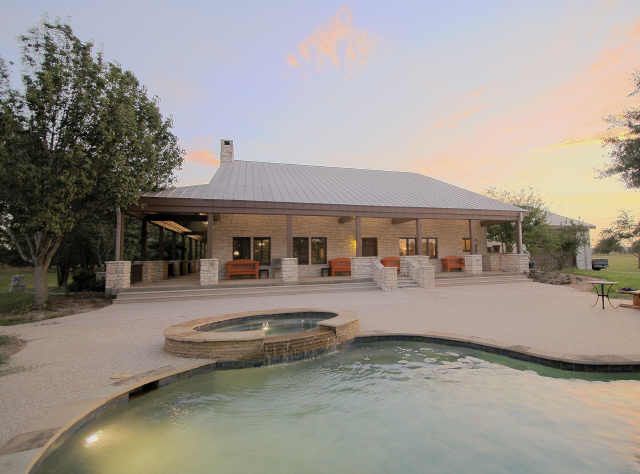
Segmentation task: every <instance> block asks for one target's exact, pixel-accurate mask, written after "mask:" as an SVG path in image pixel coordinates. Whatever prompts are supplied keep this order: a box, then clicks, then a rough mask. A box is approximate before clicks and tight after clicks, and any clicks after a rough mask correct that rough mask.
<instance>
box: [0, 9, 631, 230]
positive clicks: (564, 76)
mask: <svg viewBox="0 0 640 474" xmlns="http://www.w3.org/2000/svg"><path fill="white" fill-rule="evenodd" d="M1 13H2V15H0V55H2V56H3V57H5V58H8V59H15V58H16V57H17V54H18V44H17V41H16V37H17V36H18V35H19V34H21V33H23V32H25V31H26V30H27V29H28V28H29V27H31V26H33V25H35V24H36V23H37V22H38V20H40V19H41V18H43V16H44V15H46V16H47V17H48V18H51V19H53V18H61V19H63V20H67V21H68V22H69V23H70V24H71V25H72V26H73V28H74V30H75V31H76V33H77V34H78V35H79V36H80V37H81V38H83V39H88V40H92V41H94V42H95V44H96V45H97V46H98V48H99V49H101V50H102V51H103V52H104V54H105V56H106V57H107V59H109V60H114V61H117V62H119V63H121V64H122V65H123V66H124V67H126V68H129V69H131V70H132V71H134V73H135V74H136V75H137V76H138V77H139V78H140V79H141V81H142V82H143V83H144V84H146V85H147V87H148V88H149V90H150V91H151V92H152V93H153V94H156V95H158V96H159V97H160V104H161V109H162V111H163V112H164V113H165V114H168V115H171V116H172V117H173V118H174V121H175V132H176V134H177V135H178V137H179V138H180V141H181V143H182V146H183V147H184V148H185V149H186V150H187V151H188V155H187V160H186V162H185V165H184V168H183V170H182V171H181V172H180V174H179V182H180V183H181V184H194V183H200V182H206V181H208V179H209V177H210V176H211V174H212V173H213V171H214V170H215V166H216V156H217V152H218V142H219V139H220V138H223V137H225V138H232V139H233V140H234V141H235V143H236V148H237V154H238V157H239V158H240V159H246V160H265V161H283V162H298V163H311V164H326V165H336V166H351V167H364V168H383V169H395V170H411V171H418V172H421V173H425V174H429V175H432V176H434V177H437V178H440V179H444V180H445V181H448V182H452V183H454V184H458V185H461V186H464V187H467V188H469V189H472V190H475V191H480V192H482V191H484V190H486V189H487V188H488V187H489V186H496V187H498V188H505V189H511V190H517V189H519V188H522V187H524V186H533V187H534V188H535V189H536V190H538V192H540V193H541V194H542V196H543V197H544V198H545V199H546V200H547V202H548V203H549V204H550V205H551V207H552V208H553V210H554V211H556V212H560V213H564V214H568V215H571V216H576V217H582V218H584V219H587V220H590V221H592V222H594V223H595V224H598V225H599V226H602V225H606V224H607V223H608V222H609V221H611V220H612V219H613V218H614V217H615V215H616V213H617V211H618V209H622V208H626V209H630V210H631V211H634V210H636V209H637V210H638V212H636V213H637V214H638V213H640V198H639V195H638V193H637V192H634V191H628V190H625V189H624V187H623V186H622V185H621V184H620V183H619V182H618V181H616V180H615V179H605V180H602V179H598V178H597V177H596V175H597V170H598V169H601V168H602V167H603V166H604V164H605V163H606V160H607V158H606V152H605V150H603V149H602V147H601V145H600V138H601V137H602V136H603V135H604V134H606V133H613V132H611V131H608V130H607V124H606V123H605V122H604V120H603V118H604V117H605V116H606V115H608V114H614V113H618V112H620V111H621V110H622V109H623V108H624V107H628V106H631V105H633V104H634V103H637V101H636V99H632V98H629V97H627V96H626V94H627V92H629V90H630V89H631V86H632V84H631V74H632V72H633V71H634V70H637V69H640V55H639V54H638V53H640V2H637V1H622V0H619V1H593V2H588V1H579V2H578V1H576V2H558V1H536V2H524V1H521V2H489V1H485V2H476V1H457V2H427V1H421V2H401V3H399V4H393V3H391V2H374V1H368V2H348V3H344V2H333V1H323V2H278V1H270V2H257V1H256V2H134V1H130V2H118V1H114V2H80V1H55V2H54V1H30V2H25V1H22V2H17V1H7V0H2V7H1ZM634 101H636V102H634Z"/></svg>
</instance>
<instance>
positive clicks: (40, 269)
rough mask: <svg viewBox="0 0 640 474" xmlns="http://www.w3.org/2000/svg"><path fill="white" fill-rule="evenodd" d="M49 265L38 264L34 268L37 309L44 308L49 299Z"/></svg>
mask: <svg viewBox="0 0 640 474" xmlns="http://www.w3.org/2000/svg"><path fill="white" fill-rule="evenodd" d="M48 270H49V265H48V264H46V263H40V262H39V263H38V264H37V265H36V266H35V267H33V289H34V291H35V295H34V304H35V306H36V307H37V308H42V307H44V305H45V304H46V302H47V298H48V297H49V286H48V285H47V272H48Z"/></svg>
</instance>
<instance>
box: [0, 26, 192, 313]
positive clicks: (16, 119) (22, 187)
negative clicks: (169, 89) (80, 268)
mask: <svg viewBox="0 0 640 474" xmlns="http://www.w3.org/2000/svg"><path fill="white" fill-rule="evenodd" d="M20 43H21V47H22V56H21V62H22V74H21V77H20V81H16V82H20V83H21V86H20V87H17V88H13V87H12V86H11V84H10V80H9V79H10V76H9V70H8V67H7V65H6V63H5V62H4V61H2V60H1V59H0V169H2V173H0V230H1V231H2V232H4V233H6V234H7V235H8V236H9V237H10V239H11V241H12V242H13V243H14V245H15V247H16V248H17V249H18V252H19V253H20V256H21V257H22V258H23V259H24V260H25V261H27V262H28V263H30V264H31V265H33V267H34V287H35V290H36V291H35V302H36V304H37V305H42V304H44V303H45V302H46V299H47V284H46V273H47V271H48V268H49V265H50V263H51V260H52V258H53V257H54V255H55V254H56V252H57V250H58V248H59V247H60V245H61V243H62V242H63V240H64V237H65V235H67V234H68V233H69V232H70V231H72V230H73V229H74V227H76V226H77V225H78V224H80V223H82V222H83V221H85V220H86V219H87V218H88V216H96V215H101V214H106V213H109V212H112V211H113V209H114V208H115V207H123V208H126V207H128V206H130V205H132V204H133V203H134V202H135V201H136V200H137V198H138V196H139V194H140V193H141V192H143V191H150V190H155V189H159V188H162V187H164V186H166V185H167V184H169V183H170V182H171V181H172V180H173V177H174V171H175V170H176V168H178V167H179V166H180V165H181V163H182V158H183V154H184V152H183V150H182V149H181V148H180V147H179V146H178V143H177V139H176V137H175V136H174V135H173V133H172V121H171V120H170V119H168V118H165V117H163V115H162V114H161V113H160V110H159V107H158V101H157V99H156V98H155V97H150V96H149V94H148V92H147V90H146V89H145V87H143V86H142V85H141V84H140V83H139V81H138V80H137V79H136V77H135V76H134V75H133V73H131V72H130V71H126V70H123V69H122V68H121V67H120V66H119V65H117V64H114V63H110V62H106V61H105V60H104V59H103V58H102V55H101V54H98V53H96V52H95V51H94V49H93V45H92V43H90V42H83V41H81V40H80V39H79V38H78V37H76V36H75V34H74V33H73V31H72V29H71V28H70V27H69V26H68V25H65V24H60V23H43V24H41V25H39V26H38V27H37V28H34V29H33V30H31V31H29V33H28V34H26V35H24V36H22V37H20Z"/></svg>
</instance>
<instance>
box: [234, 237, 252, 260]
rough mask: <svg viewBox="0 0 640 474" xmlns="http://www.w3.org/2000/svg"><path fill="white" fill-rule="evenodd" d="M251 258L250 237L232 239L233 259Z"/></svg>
mask: <svg viewBox="0 0 640 474" xmlns="http://www.w3.org/2000/svg"><path fill="white" fill-rule="evenodd" d="M250 258H251V237H234V238H233V259H234V260H239V259H250Z"/></svg>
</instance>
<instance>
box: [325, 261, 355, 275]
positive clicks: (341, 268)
mask: <svg viewBox="0 0 640 474" xmlns="http://www.w3.org/2000/svg"><path fill="white" fill-rule="evenodd" d="M338 273H348V274H349V275H351V259H350V258H345V257H338V258H334V259H333V260H329V274H330V275H331V276H336V275H337V274H338Z"/></svg>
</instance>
